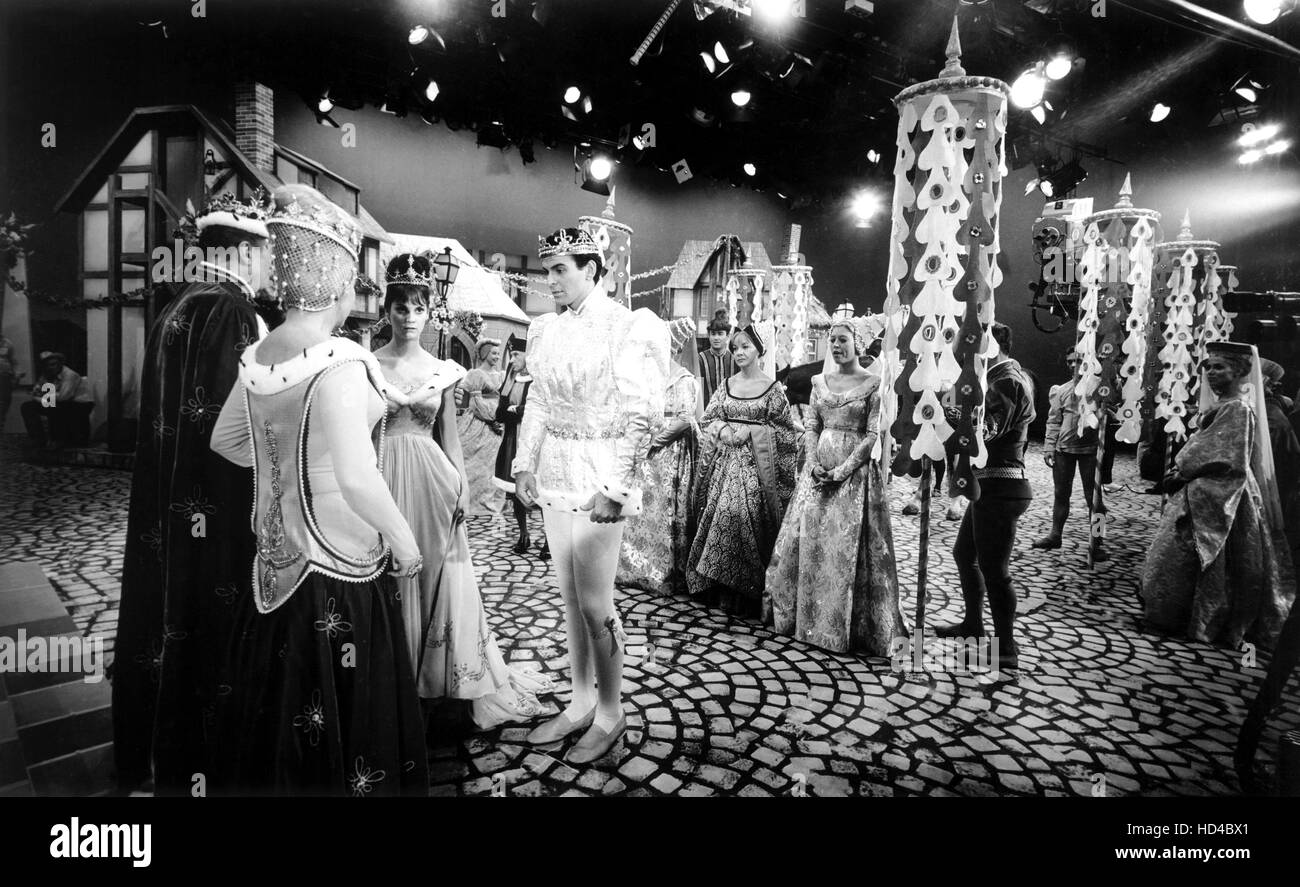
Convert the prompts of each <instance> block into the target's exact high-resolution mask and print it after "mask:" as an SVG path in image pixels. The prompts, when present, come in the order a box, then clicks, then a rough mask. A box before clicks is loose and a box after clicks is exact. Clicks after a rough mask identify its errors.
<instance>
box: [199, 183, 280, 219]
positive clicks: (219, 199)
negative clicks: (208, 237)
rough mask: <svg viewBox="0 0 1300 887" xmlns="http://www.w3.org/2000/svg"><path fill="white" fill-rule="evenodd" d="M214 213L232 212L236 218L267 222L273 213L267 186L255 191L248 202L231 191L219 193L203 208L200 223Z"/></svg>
mask: <svg viewBox="0 0 1300 887" xmlns="http://www.w3.org/2000/svg"><path fill="white" fill-rule="evenodd" d="M213 213H230V214H231V215H232V216H234V217H235V218H239V219H252V220H253V221H257V222H265V221H266V220H267V218H268V217H269V216H270V215H271V209H270V200H269V198H268V196H267V193H266V189H265V188H258V189H257V190H256V191H254V192H253V195H252V197H250V198H249V199H248V201H247V202H244V201H241V200H239V199H238V198H237V197H235V195H233V194H230V193H225V194H218V195H217V196H216V197H214V198H212V199H211V200H209V201H208V204H207V206H205V207H204V208H203V213H202V214H201V215H200V216H199V219H198V220H199V223H200V224H202V221H203V219H204V218H206V217H207V216H210V215H212V214H213Z"/></svg>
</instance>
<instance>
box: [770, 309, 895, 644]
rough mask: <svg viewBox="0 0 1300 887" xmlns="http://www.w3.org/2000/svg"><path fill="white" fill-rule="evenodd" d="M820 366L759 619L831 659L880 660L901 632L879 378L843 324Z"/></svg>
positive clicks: (861, 342) (834, 330) (860, 340)
mask: <svg viewBox="0 0 1300 887" xmlns="http://www.w3.org/2000/svg"><path fill="white" fill-rule="evenodd" d="M829 345H830V349H829V351H828V353H827V358H828V359H827V369H826V371H825V372H823V373H822V374H821V375H817V376H814V377H813V380H812V397H811V399H810V402H809V409H808V411H807V413H806V416H805V423H806V430H805V431H804V449H805V452H806V453H807V454H808V455H807V462H806V464H805V466H804V470H803V473H802V475H801V476H800V478H799V483H798V486H797V489H796V491H795V495H794V499H793V500H792V501H791V503H790V508H789V509H788V510H787V511H786V515H785V521H784V522H783V523H782V525H781V532H780V535H779V536H778V537H777V541H776V548H775V550H774V551H773V553H772V560H771V563H770V565H769V566H768V569H767V590H766V594H765V597H764V604H765V605H764V621H767V622H769V623H770V624H771V625H772V626H773V627H774V628H775V629H776V631H778V632H780V633H781V634H784V635H789V636H791V637H794V638H797V639H798V640H801V641H805V642H807V643H810V644H814V645H815V646H818V647H821V648H822V649H824V650H830V651H832V652H836V653H848V652H853V653H863V654H865V655H868V656H888V655H890V649H889V647H890V643H891V642H892V641H893V639H894V638H896V637H904V636H906V634H907V624H906V622H905V620H904V619H903V615H902V612H901V610H900V609H899V606H898V578H897V566H896V562H895V560H894V538H893V532H892V531H891V529H890V523H889V498H888V494H887V492H886V489H885V484H884V477H883V476H882V474H881V470H880V463H879V462H878V461H877V460H876V459H873V458H872V457H871V452H872V449H873V447H875V445H876V442H877V439H878V437H879V435H878V426H879V414H880V376H879V375H878V374H876V373H872V372H870V371H869V370H866V369H863V368H862V366H861V364H860V363H859V360H858V358H859V355H860V354H863V353H865V351H866V342H865V336H864V335H863V334H862V331H861V329H860V327H859V326H858V325H857V324H856V323H854V322H853V321H837V322H836V323H834V324H832V326H831V328H830V342H829Z"/></svg>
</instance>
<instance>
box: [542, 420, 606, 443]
mask: <svg viewBox="0 0 1300 887" xmlns="http://www.w3.org/2000/svg"><path fill="white" fill-rule="evenodd" d="M546 435H547V436H548V437H558V438H561V439H563V440H612V439H614V438H617V437H622V436H623V429H622V428H619V427H614V428H588V427H583V426H578V425H552V424H551V423H549V422H548V423H546Z"/></svg>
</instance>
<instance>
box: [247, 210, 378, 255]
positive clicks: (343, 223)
mask: <svg viewBox="0 0 1300 887" xmlns="http://www.w3.org/2000/svg"><path fill="white" fill-rule="evenodd" d="M266 224H267V225H291V226H293V227H295V228H304V229H306V230H308V231H314V232H316V233H317V234H321V235H324V236H325V237H328V238H329V239H330V240H333V241H334V242H335V243H337V244H338V245H339V246H341V247H343V248H344V249H345V250H347V251H348V252H349V253H350V254H351V255H352V258H354V259H355V258H357V257H358V256H360V255H361V229H360V228H358V227H357V226H356V224H355V223H354V222H353V221H352V220H351V219H350V218H348V217H347V216H346V215H344V213H343V211H342V210H340V209H337V208H335V209H333V210H332V211H331V210H330V209H326V208H325V207H321V206H315V207H312V208H311V209H304V208H303V206H302V204H300V203H299V202H298V198H297V197H293V198H292V199H290V201H289V202H288V203H287V204H285V205H284V206H283V207H282V208H281V209H280V210H279V211H278V212H276V213H275V214H274V215H273V216H271V218H269V219H267V220H266Z"/></svg>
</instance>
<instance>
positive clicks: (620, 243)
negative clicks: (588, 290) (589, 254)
mask: <svg viewBox="0 0 1300 887" xmlns="http://www.w3.org/2000/svg"><path fill="white" fill-rule="evenodd" d="M617 190H618V189H617V188H611V189H610V191H609V200H607V201H606V202H605V211H604V212H603V213H601V214H600V215H599V216H581V217H580V218H579V219H578V227H579V228H581V229H582V230H584V231H586V232H587V233H588V234H590V235H591V238H592V239H593V240H595V241H596V244H597V245H598V246H599V247H600V251H601V254H602V258H603V259H604V262H605V291H606V292H608V293H609V297H610V298H611V299H613V300H614V301H616V302H618V303H620V304H622V305H624V306H626V307H628V308H631V307H632V294H631V289H630V287H631V285H632V227H631V226H630V225H625V224H623V223H622V222H619V221H616V220H615V219H614V192H615V191H617Z"/></svg>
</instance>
